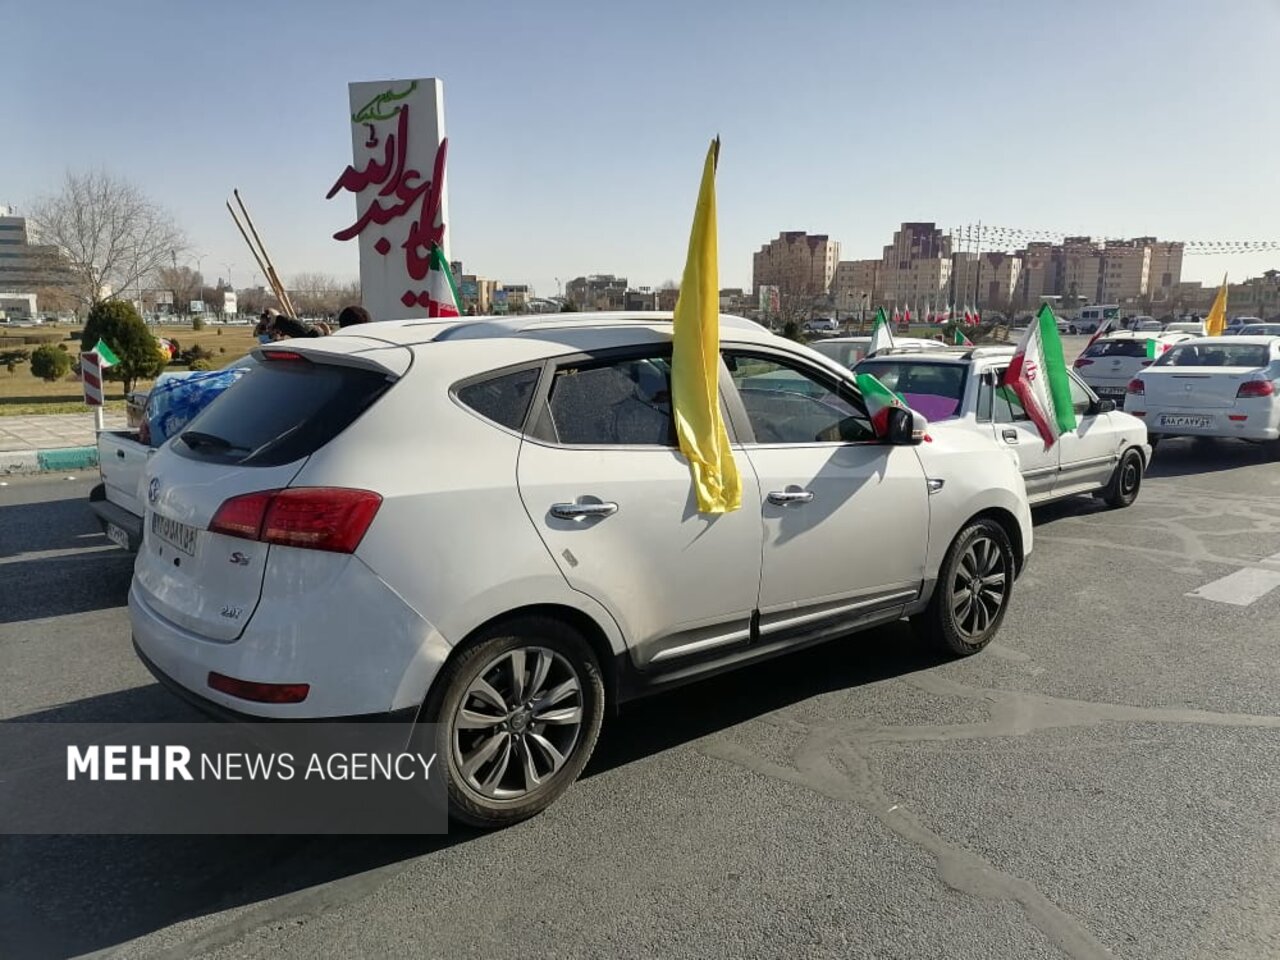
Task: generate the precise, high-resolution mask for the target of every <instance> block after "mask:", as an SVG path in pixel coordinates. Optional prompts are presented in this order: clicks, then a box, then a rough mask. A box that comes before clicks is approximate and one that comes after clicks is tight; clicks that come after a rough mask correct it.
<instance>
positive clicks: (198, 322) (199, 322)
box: [191, 317, 204, 330]
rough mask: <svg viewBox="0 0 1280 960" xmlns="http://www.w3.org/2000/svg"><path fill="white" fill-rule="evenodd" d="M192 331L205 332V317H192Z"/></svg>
mask: <svg viewBox="0 0 1280 960" xmlns="http://www.w3.org/2000/svg"><path fill="white" fill-rule="evenodd" d="M191 329H192V330H203V329H204V317H192V318H191Z"/></svg>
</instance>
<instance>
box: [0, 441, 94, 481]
mask: <svg viewBox="0 0 1280 960" xmlns="http://www.w3.org/2000/svg"><path fill="white" fill-rule="evenodd" d="M97 465H98V448H97V447H59V448H57V449H54V450H9V451H0V476H20V475H22V474H27V473H48V472H52V471H63V470H87V469H89V468H90V467H96V466H97Z"/></svg>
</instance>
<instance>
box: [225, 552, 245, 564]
mask: <svg viewBox="0 0 1280 960" xmlns="http://www.w3.org/2000/svg"><path fill="white" fill-rule="evenodd" d="M228 559H229V560H230V561H231V562H232V563H234V564H235V565H236V566H238V567H247V566H248V565H249V558H248V557H246V556H245V555H244V554H243V553H241V552H240V551H239V550H237V551H236V552H235V553H233V554H232V555H231V556H230V557H229V558H228Z"/></svg>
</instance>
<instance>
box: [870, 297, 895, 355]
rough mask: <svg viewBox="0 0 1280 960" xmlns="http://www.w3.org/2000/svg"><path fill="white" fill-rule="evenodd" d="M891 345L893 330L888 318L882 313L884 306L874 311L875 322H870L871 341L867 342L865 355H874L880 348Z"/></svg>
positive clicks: (884, 348) (887, 347)
mask: <svg viewBox="0 0 1280 960" xmlns="http://www.w3.org/2000/svg"><path fill="white" fill-rule="evenodd" d="M892 346H893V330H892V329H891V327H890V325H889V318H888V317H886V316H885V315H884V307H881V308H880V309H878V310H877V311H876V319H875V322H874V323H872V324H871V342H870V343H869V344H867V356H868V357H874V356H875V355H876V354H877V353H878V352H879V351H881V350H888V349H890V348H891V347H892Z"/></svg>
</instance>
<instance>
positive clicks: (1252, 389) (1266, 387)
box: [1236, 380, 1276, 397]
mask: <svg viewBox="0 0 1280 960" xmlns="http://www.w3.org/2000/svg"><path fill="white" fill-rule="evenodd" d="M1275 392H1276V387H1275V384H1274V383H1272V382H1271V381H1270V380H1246V381H1245V382H1244V383H1242V384H1240V389H1238V390H1237V391H1236V396H1237V397H1269V396H1271V395H1272V394H1274V393H1275Z"/></svg>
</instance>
